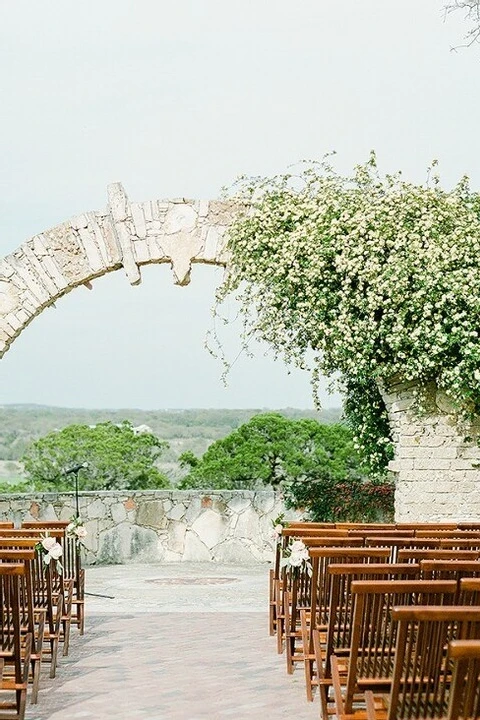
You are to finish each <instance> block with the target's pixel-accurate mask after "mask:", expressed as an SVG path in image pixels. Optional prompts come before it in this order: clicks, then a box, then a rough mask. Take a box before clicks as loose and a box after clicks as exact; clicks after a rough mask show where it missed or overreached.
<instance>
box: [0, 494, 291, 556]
mask: <svg viewBox="0 0 480 720" xmlns="http://www.w3.org/2000/svg"><path fill="white" fill-rule="evenodd" d="M79 500H80V515H81V517H82V518H83V519H84V520H85V524H86V528H87V531H88V536H87V538H86V539H85V559H86V562H87V564H94V563H104V564H122V563H129V562H178V561H195V562H206V561H212V560H213V561H218V562H223V563H241V564H250V563H257V562H266V561H268V560H270V559H271V558H272V540H271V533H272V520H273V519H274V518H276V517H277V516H278V515H279V514H280V513H282V512H284V506H283V502H282V499H281V497H279V496H278V495H275V494H274V493H273V492H268V491H262V492H251V491H223V492H212V493H208V494H207V493H203V494H202V493H199V492H194V491H169V490H145V491H138V492H132V491H122V492H121V491H114V492H83V493H81V494H80V496H79ZM74 512H75V500H74V497H73V495H72V494H71V493H58V494H57V493H43V494H31V495H6V494H5V495H0V520H14V521H15V523H16V524H17V525H19V524H20V523H21V522H22V521H23V520H37V519H38V520H55V519H60V520H68V519H70V518H71V517H72V516H73V515H74ZM290 517H292V518H293V517H294V515H293V514H290Z"/></svg>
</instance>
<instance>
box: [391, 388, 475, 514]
mask: <svg viewBox="0 0 480 720" xmlns="http://www.w3.org/2000/svg"><path fill="white" fill-rule="evenodd" d="M416 391H417V386H416V385H415V384H413V383H402V382H401V381H393V382H392V383H391V384H390V385H389V386H388V387H384V388H382V395H383V398H384V400H385V403H386V406H387V410H388V414H389V419H390V426H391V428H392V431H393V439H394V442H395V446H396V451H395V459H394V460H393V461H392V462H391V463H390V466H389V469H390V470H391V471H392V472H393V473H394V476H395V479H396V492H395V519H396V520H397V522H409V521H412V522H417V521H423V522H435V521H441V520H445V521H449V520H452V521H462V520H477V521H478V519H479V518H480V469H479V468H480V448H479V447H478V444H477V439H478V437H479V431H480V421H479V423H478V424H474V425H465V424H462V423H461V422H459V420H458V417H457V415H456V413H455V408H454V407H452V405H451V403H450V402H449V400H448V397H447V396H446V395H445V394H444V393H442V392H441V391H439V390H437V388H436V387H435V385H434V384H433V383H432V384H431V385H430V386H429V387H428V388H427V389H426V391H425V395H424V400H423V401H424V404H425V407H426V412H425V413H423V414H421V415H419V414H418V413H417V412H415V410H414V406H415V403H416Z"/></svg>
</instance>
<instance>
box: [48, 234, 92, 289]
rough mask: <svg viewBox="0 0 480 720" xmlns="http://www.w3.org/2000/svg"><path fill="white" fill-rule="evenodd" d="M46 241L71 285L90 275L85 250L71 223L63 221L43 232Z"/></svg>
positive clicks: (62, 273) (60, 269) (61, 271)
mask: <svg viewBox="0 0 480 720" xmlns="http://www.w3.org/2000/svg"><path fill="white" fill-rule="evenodd" d="M42 235H43V237H44V239H45V243H46V244H47V245H48V247H49V249H50V250H51V252H52V255H53V256H54V257H55V262H56V264H57V266H58V268H59V271H60V273H61V275H63V276H64V277H65V278H66V280H68V282H69V285H74V284H75V283H78V282H83V281H85V279H86V278H88V277H90V275H91V274H92V273H91V270H90V266H89V264H88V260H87V258H86V256H85V251H84V249H83V246H82V245H81V243H80V239H79V237H78V233H76V232H75V230H74V229H73V228H72V227H71V225H70V223H62V224H61V225H57V227H54V228H51V229H50V230H45V231H44V232H43V233H42Z"/></svg>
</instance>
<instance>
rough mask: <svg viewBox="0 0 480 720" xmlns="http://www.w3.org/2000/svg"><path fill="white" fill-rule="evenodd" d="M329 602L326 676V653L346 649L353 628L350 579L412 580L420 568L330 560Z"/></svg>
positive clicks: (326, 673)
mask: <svg viewBox="0 0 480 720" xmlns="http://www.w3.org/2000/svg"><path fill="white" fill-rule="evenodd" d="M327 572H328V575H329V576H331V582H330V605H329V612H328V627H327V636H326V643H325V662H324V666H325V677H330V656H331V655H332V654H333V653H334V652H336V651H339V650H341V651H344V650H346V649H349V648H350V644H351V633H352V629H353V595H352V582H353V581H361V580H384V581H386V580H415V579H418V577H419V572H420V567H419V566H418V565H415V564H414V563H404V564H398V563H397V564H390V563H366V564H365V563H364V564H358V563H352V564H336V563H331V564H330V565H329V566H328V569H327Z"/></svg>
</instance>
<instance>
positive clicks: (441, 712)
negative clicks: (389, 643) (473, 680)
mask: <svg viewBox="0 0 480 720" xmlns="http://www.w3.org/2000/svg"><path fill="white" fill-rule="evenodd" d="M392 622H393V625H394V627H395V628H396V632H395V634H396V647H395V665H394V670H393V676H392V679H391V685H390V690H389V693H388V694H386V695H383V696H380V697H377V698H375V693H374V691H372V690H371V689H369V690H367V692H366V693H365V701H366V709H367V719H368V720H417V719H418V718H431V719H432V720H437V719H438V720H440V718H442V719H445V718H446V717H447V713H449V712H450V710H449V707H448V706H449V699H450V698H449V695H450V693H451V692H452V693H453V687H454V686H455V683H458V684H457V687H459V688H460V690H462V691H463V689H464V684H463V683H462V682H461V681H459V680H455V679H454V680H453V683H452V670H453V672H454V663H455V650H453V652H452V650H451V649H450V652H446V647H447V643H449V642H450V641H451V640H452V638H453V639H454V640H456V639H461V640H463V639H465V638H474V639H478V638H479V637H480V607H479V606H477V607H469V608H465V607H459V606H451V607H438V606H437V607H435V606H430V607H424V606H419V607H396V608H393V610H392ZM450 647H451V646H450ZM475 690H476V692H478V686H477V688H475ZM457 692H459V691H457ZM474 698H475V695H474ZM451 712H452V715H450V717H451V718H452V720H453V718H455V717H456V718H458V715H455V714H454V712H455V708H454V707H453V708H452V707H451ZM361 717H363V718H364V717H365V713H363V714H362V716H361ZM461 717H463V718H465V719H466V718H472V717H475V716H472V715H468V714H467V715H461ZM354 718H355V714H352V715H350V720H354Z"/></svg>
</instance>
